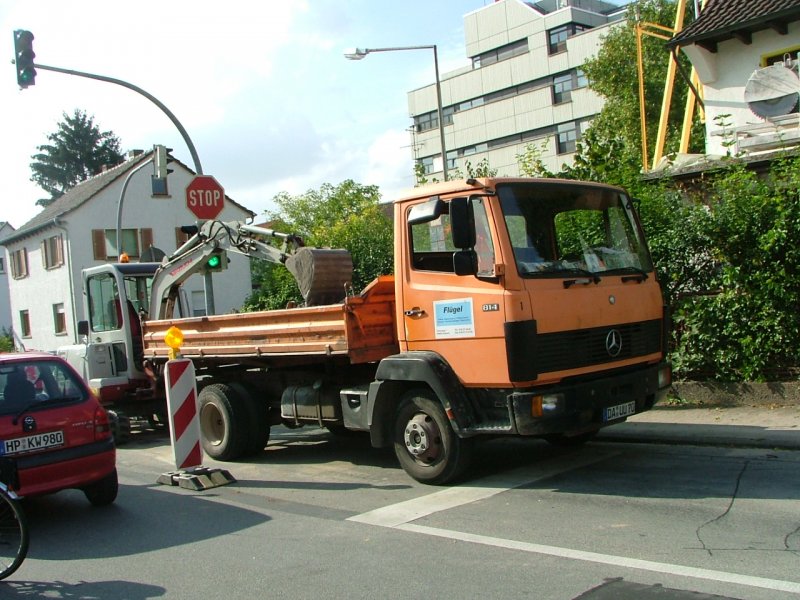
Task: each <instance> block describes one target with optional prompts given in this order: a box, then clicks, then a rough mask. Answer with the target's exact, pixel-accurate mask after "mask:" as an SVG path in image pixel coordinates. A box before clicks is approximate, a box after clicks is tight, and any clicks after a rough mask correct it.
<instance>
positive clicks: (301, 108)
mask: <svg viewBox="0 0 800 600" xmlns="http://www.w3.org/2000/svg"><path fill="white" fill-rule="evenodd" d="M490 2H491V0H438V1H437V0H434V1H430V0H428V1H422V0H403V1H402V2H382V1H378V0H347V1H344V2H342V1H339V2H336V1H334V0H284V1H282V2H277V1H268V2H252V0H248V1H239V0H229V1H228V2H227V3H219V2H211V1H209V0H194V1H191V2H189V1H177V0H176V1H173V2H162V1H158V2H157V1H154V0H141V1H140V2H136V3H133V4H119V3H113V2H112V3H109V2H100V1H99V0H75V1H73V2H63V0H59V1H56V0H11V1H9V0H5V1H4V2H3V3H2V4H0V31H2V32H5V33H3V34H2V35H5V36H6V42H4V44H6V45H5V48H6V49H7V57H8V60H6V61H3V63H4V64H6V65H7V66H6V69H5V75H4V76H3V81H0V105H2V107H3V110H2V111H0V132H2V135H0V164H2V165H3V177H2V186H3V190H2V192H3V203H2V210H1V211H0V221H8V222H10V223H11V224H12V225H13V226H15V227H20V226H21V225H23V224H24V223H25V222H26V221H27V220H28V219H30V218H31V217H33V216H34V215H35V214H36V213H37V212H38V210H39V207H37V206H36V205H35V203H36V200H37V199H38V198H41V197H44V196H45V193H44V192H43V190H41V189H40V188H38V187H37V186H36V185H35V184H34V183H32V182H31V181H30V167H29V164H30V162H31V155H33V154H34V153H36V147H37V146H39V145H41V144H44V143H46V141H47V140H46V136H47V134H49V133H52V132H54V131H55V130H56V127H57V123H58V122H59V121H60V120H61V119H62V113H64V112H66V113H68V114H71V113H72V112H73V111H74V110H75V109H76V108H79V109H82V110H85V111H86V112H87V113H88V114H90V115H93V116H94V118H95V122H96V123H97V124H98V125H99V126H100V127H101V129H102V130H111V131H113V132H114V133H115V134H116V135H117V136H118V137H119V138H120V139H121V142H122V149H123V150H124V151H127V150H131V149H137V148H140V149H146V150H149V149H151V148H152V147H153V144H165V145H167V146H169V147H171V148H173V150H174V152H173V154H174V155H175V156H176V157H177V158H178V159H179V160H181V161H183V162H184V163H186V164H187V165H189V166H192V159H191V156H190V154H189V151H188V149H187V147H186V144H185V143H184V142H183V140H182V138H181V137H180V134H179V133H178V132H177V130H176V129H175V127H174V126H173V125H172V123H171V122H170V121H169V119H168V118H167V117H166V115H164V114H163V113H162V112H161V111H160V110H159V109H158V108H157V107H156V106H155V105H154V104H152V103H151V102H150V101H149V100H147V99H146V98H144V97H143V96H141V95H139V94H136V93H135V92H132V91H130V90H127V89H125V88H123V87H120V86H116V85H112V84H108V83H102V82H98V81H93V80H89V79H85V78H80V77H74V76H69V75H63V74H58V73H52V72H48V71H42V70H40V71H39V73H38V75H37V78H36V85H35V86H33V87H30V88H28V89H27V90H19V89H18V87H17V85H16V79H15V75H14V67H13V66H11V65H10V64H9V61H10V59H11V58H13V38H12V32H13V30H14V29H28V30H30V31H32V32H33V34H34V35H35V40H34V50H35V52H36V62H38V63H40V64H44V65H50V66H56V67H62V68H67V69H74V70H78V71H85V72H90V73H96V74H100V75H105V76H108V77H114V78H117V79H122V80H124V81H128V82H130V83H132V84H134V85H137V86H139V87H141V88H142V89H144V90H146V91H147V92H149V93H151V94H152V95H154V96H155V97H157V98H158V99H159V100H160V101H161V102H163V103H164V104H165V105H166V106H167V107H168V108H169V109H170V110H171V111H172V112H173V113H174V114H175V116H176V117H177V118H178V119H179V120H180V122H181V123H182V124H183V126H184V127H185V128H186V130H187V131H188V133H189V135H190V137H191V139H192V141H193V143H194V145H195V147H196V148H197V151H198V154H199V157H200V160H201V162H202V166H203V171H204V172H205V173H206V174H210V175H214V176H215V177H216V178H217V180H218V181H219V182H220V183H221V184H222V185H223V186H224V187H225V191H226V193H227V194H228V195H229V196H230V197H231V198H233V199H234V200H236V201H237V202H239V203H241V204H243V205H245V206H247V207H248V208H250V209H251V210H253V211H255V212H257V213H261V212H263V211H264V210H265V209H269V208H273V206H272V205H271V199H272V198H273V197H274V196H275V195H276V194H278V193H279V192H281V191H288V192H290V193H301V192H304V191H306V190H308V189H311V188H317V187H319V186H320V185H321V184H322V183H326V182H327V183H332V184H337V183H340V182H341V181H344V180H345V179H353V180H355V181H357V182H359V183H363V184H376V185H378V186H380V188H381V191H382V192H383V194H384V198H385V199H390V198H391V197H392V195H394V194H396V193H397V192H398V191H400V190H403V189H405V188H408V187H411V186H412V185H413V176H412V165H413V162H412V154H411V150H410V147H409V144H410V137H409V134H408V132H407V131H406V129H407V128H408V127H409V126H410V123H411V122H410V119H409V117H408V107H407V101H406V93H407V92H408V91H409V90H412V89H414V88H417V87H421V86H424V85H428V84H430V83H432V82H433V80H434V71H433V54H432V52H430V51H426V50H420V51H408V52H391V53H389V52H387V53H380V54H373V55H370V56H368V57H367V58H365V59H364V60H362V61H358V62H352V61H348V60H346V59H345V58H344V56H343V54H342V52H343V50H344V49H345V48H348V47H354V46H359V47H373V48H376V47H393V46H414V45H428V44H437V46H438V48H439V61H440V71H441V72H442V73H444V72H447V71H449V70H453V69H456V68H459V67H462V66H464V65H466V64H468V61H467V59H466V57H465V55H464V35H463V16H464V15H465V14H467V13H469V12H471V11H473V10H477V9H480V8H481V7H483V6H484V5H485V4H489V3H490ZM223 11H224V12H223ZM173 195H174V196H175V197H176V199H177V200H178V201H182V193H176V192H175V191H173Z"/></svg>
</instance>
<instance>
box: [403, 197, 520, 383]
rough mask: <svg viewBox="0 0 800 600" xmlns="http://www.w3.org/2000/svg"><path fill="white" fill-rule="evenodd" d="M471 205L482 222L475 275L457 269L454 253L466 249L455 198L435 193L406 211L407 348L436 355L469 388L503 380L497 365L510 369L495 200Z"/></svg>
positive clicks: (476, 244)
mask: <svg viewBox="0 0 800 600" xmlns="http://www.w3.org/2000/svg"><path fill="white" fill-rule="evenodd" d="M434 202H437V203H438V206H439V208H438V209H435V208H433V206H434V205H433V204H431V203H434ZM469 204H470V205H471V208H472V213H473V215H474V224H475V241H474V246H473V247H472V248H470V249H469V250H470V251H473V252H474V255H473V256H474V261H475V263H476V267H477V268H476V269H474V270H473V272H472V273H470V274H468V275H458V274H456V272H455V271H456V268H455V266H454V256H455V255H456V254H457V253H458V251H459V250H462V251H463V249H460V248H456V246H455V245H454V243H453V236H452V228H451V219H450V214H449V202H448V201H442V200H440V199H439V198H432V199H430V200H427V201H425V202H423V203H420V204H417V205H416V208H415V207H414V206H412V207H410V208H407V209H406V210H407V211H408V212H406V216H405V218H406V222H408V223H409V224H408V226H407V227H406V230H405V233H404V236H405V237H404V243H405V245H406V248H407V256H408V259H407V260H404V261H403V265H404V268H403V274H402V277H403V286H402V314H401V318H402V319H403V325H404V328H403V329H404V331H402V332H401V335H402V333H405V340H401V345H402V346H403V347H404V348H405V349H407V350H428V351H433V352H437V353H438V354H439V355H441V356H442V357H444V359H445V360H446V361H447V362H448V363H449V364H450V366H451V367H452V368H453V369H454V371H455V372H456V374H457V375H458V377H459V378H460V379H461V380H462V381H463V382H464V383H465V384H467V385H488V384H491V383H495V384H496V383H497V379H498V369H499V372H500V373H503V374H505V373H507V368H506V366H505V357H506V349H505V338H504V328H503V326H504V322H505V314H504V313H505V310H504V304H503V295H504V290H503V285H502V281H503V278H502V277H501V273H500V271H501V269H500V267H499V264H500V263H501V261H500V260H499V255H498V253H499V249H498V244H497V243H496V241H495V240H497V233H496V232H497V228H496V223H495V221H494V219H493V218H492V212H491V208H490V205H489V201H488V198H486V197H481V196H475V197H472V198H470V199H469ZM426 207H427V208H426ZM425 212H427V216H420V215H423V214H424V213H425ZM439 213H441V214H439ZM462 254H463V253H462ZM462 258H463V255H462ZM397 275H399V274H396V276H397ZM403 342H404V343H403Z"/></svg>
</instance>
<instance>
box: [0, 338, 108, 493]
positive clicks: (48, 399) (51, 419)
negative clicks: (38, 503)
mask: <svg viewBox="0 0 800 600" xmlns="http://www.w3.org/2000/svg"><path fill="white" fill-rule="evenodd" d="M0 392H2V397H1V398H0V465H2V472H3V475H4V478H6V479H12V481H10V482H9V483H10V484H11V486H12V487H13V488H14V490H15V491H16V492H17V494H19V495H20V496H37V495H40V494H49V493H51V492H57V491H59V490H63V489H68V488H76V489H80V490H82V491H83V492H84V493H85V494H86V498H87V499H88V500H89V502H91V503H92V504H93V505H95V506H102V505H105V504H110V503H112V502H113V501H114V500H115V499H116V497H117V488H118V483H117V469H116V450H115V449H114V440H113V438H112V435H111V427H110V424H109V420H108V415H107V413H106V411H105V410H104V409H103V408H102V407H101V406H100V404H99V402H98V401H97V399H96V398H95V397H94V395H93V394H92V392H91V391H90V390H89V388H88V386H87V385H86V383H85V382H84V381H83V379H82V378H81V376H80V375H78V373H76V372H75V370H74V369H73V368H72V367H71V366H70V365H68V364H67V363H66V362H65V361H64V360H62V359H61V358H59V357H57V356H54V355H52V354H45V353H37V352H25V353H14V354H0Z"/></svg>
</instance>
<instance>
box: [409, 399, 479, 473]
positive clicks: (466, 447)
mask: <svg viewBox="0 0 800 600" xmlns="http://www.w3.org/2000/svg"><path fill="white" fill-rule="evenodd" d="M394 451H395V454H396V455H397V459H398V460H399V461H400V465H401V466H402V467H403V469H404V470H405V471H406V473H408V474H409V475H410V476H411V477H413V478H414V479H416V480H417V481H419V482H421V483H429V484H443V483H449V482H451V481H453V480H454V479H456V478H457V477H458V476H459V475H461V473H462V472H463V471H464V470H465V469H466V467H467V466H468V465H469V463H470V460H471V459H472V440H469V439H462V438H460V437H458V436H457V435H456V433H455V432H454V431H453V428H452V427H451V426H450V421H449V420H448V418H447V415H446V414H445V412H444V408H442V405H441V403H440V402H439V401H438V399H437V398H436V397H434V396H433V395H432V394H431V393H430V392H429V391H427V390H412V391H410V392H408V393H406V394H405V395H404V396H403V397H402V398H401V399H400V404H399V406H398V407H397V413H396V417H395V423H394Z"/></svg>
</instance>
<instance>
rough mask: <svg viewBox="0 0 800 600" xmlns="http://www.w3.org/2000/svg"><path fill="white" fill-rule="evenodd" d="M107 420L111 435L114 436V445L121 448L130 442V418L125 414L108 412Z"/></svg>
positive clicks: (114, 411)
mask: <svg viewBox="0 0 800 600" xmlns="http://www.w3.org/2000/svg"><path fill="white" fill-rule="evenodd" d="M107 412H108V420H109V422H110V424H111V435H113V436H114V445H116V446H123V445H124V444H127V443H128V442H130V441H131V418H130V417H129V416H128V415H126V414H125V413H121V412H119V411H116V410H109V411H107Z"/></svg>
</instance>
